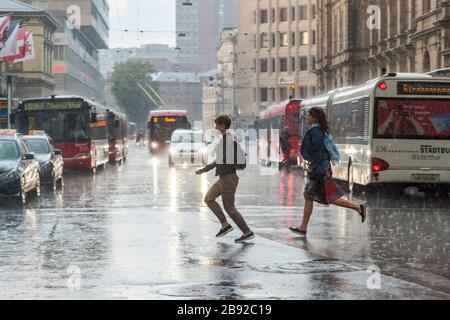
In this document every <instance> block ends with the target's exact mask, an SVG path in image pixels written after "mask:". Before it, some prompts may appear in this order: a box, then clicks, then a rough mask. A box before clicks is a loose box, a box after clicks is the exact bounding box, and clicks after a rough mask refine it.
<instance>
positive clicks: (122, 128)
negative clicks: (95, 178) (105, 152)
mask: <svg viewBox="0 0 450 320" xmlns="http://www.w3.org/2000/svg"><path fill="white" fill-rule="evenodd" d="M107 112H108V141H109V161H110V162H112V163H123V162H124V161H126V159H127V156H128V121H127V117H126V116H125V115H124V114H121V113H119V112H117V111H113V110H107Z"/></svg>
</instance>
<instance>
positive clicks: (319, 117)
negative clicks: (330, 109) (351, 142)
mask: <svg viewBox="0 0 450 320" xmlns="http://www.w3.org/2000/svg"><path fill="white" fill-rule="evenodd" d="M308 113H309V114H310V115H311V117H313V118H314V119H315V120H316V121H317V124H318V125H319V127H320V128H321V129H322V130H323V131H324V132H325V133H328V132H330V123H329V122H328V119H327V114H326V113H325V110H323V109H322V108H320V107H313V108H311V110H309V112H308Z"/></svg>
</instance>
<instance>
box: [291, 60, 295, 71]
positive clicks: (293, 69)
mask: <svg viewBox="0 0 450 320" xmlns="http://www.w3.org/2000/svg"><path fill="white" fill-rule="evenodd" d="M291 71H292V72H295V57H293V58H291Z"/></svg>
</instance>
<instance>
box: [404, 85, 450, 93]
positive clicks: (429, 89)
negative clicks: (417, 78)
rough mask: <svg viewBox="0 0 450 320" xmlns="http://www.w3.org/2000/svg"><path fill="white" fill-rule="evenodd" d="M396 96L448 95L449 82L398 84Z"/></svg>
mask: <svg viewBox="0 0 450 320" xmlns="http://www.w3.org/2000/svg"><path fill="white" fill-rule="evenodd" d="M398 94H401V95H421V96H427V95H428V96H441V95H442V96H444V95H450V82H449V83H443V82H399V83H398Z"/></svg>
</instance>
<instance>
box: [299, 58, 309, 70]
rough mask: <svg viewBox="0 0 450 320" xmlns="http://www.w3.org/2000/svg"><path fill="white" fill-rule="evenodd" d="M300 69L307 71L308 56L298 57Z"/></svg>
mask: <svg viewBox="0 0 450 320" xmlns="http://www.w3.org/2000/svg"><path fill="white" fill-rule="evenodd" d="M299 60H300V65H299V68H300V71H308V57H300V59H299Z"/></svg>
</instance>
